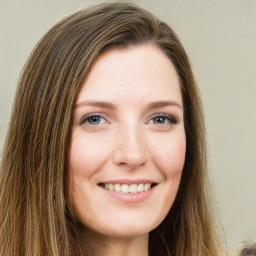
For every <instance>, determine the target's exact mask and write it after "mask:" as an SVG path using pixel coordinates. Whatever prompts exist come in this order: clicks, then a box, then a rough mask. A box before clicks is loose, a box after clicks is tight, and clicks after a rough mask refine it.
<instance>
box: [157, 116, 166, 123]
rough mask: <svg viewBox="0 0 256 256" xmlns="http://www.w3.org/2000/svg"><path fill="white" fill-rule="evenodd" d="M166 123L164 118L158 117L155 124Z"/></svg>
mask: <svg viewBox="0 0 256 256" xmlns="http://www.w3.org/2000/svg"><path fill="white" fill-rule="evenodd" d="M164 121H165V118H164V117H156V118H155V123H158V124H164Z"/></svg>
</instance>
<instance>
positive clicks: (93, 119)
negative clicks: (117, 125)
mask: <svg viewBox="0 0 256 256" xmlns="http://www.w3.org/2000/svg"><path fill="white" fill-rule="evenodd" d="M104 123H106V119H105V118H104V117H102V116H100V115H90V116H85V117H84V118H83V119H82V120H81V124H85V125H86V124H88V125H100V124H104Z"/></svg>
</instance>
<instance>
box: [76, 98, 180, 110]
mask: <svg viewBox="0 0 256 256" xmlns="http://www.w3.org/2000/svg"><path fill="white" fill-rule="evenodd" d="M81 106H94V107H102V108H107V109H111V110H116V109H117V106H116V105H114V104H113V103H110V102H107V101H93V100H86V101H82V102H80V103H78V104H76V106H75V108H78V107H81ZM167 106H176V107H178V108H180V109H183V107H182V106H181V105H180V104H179V103H177V102H176V101H172V100H159V101H154V102H150V103H149V104H148V105H147V107H146V110H150V109H155V108H162V107H167Z"/></svg>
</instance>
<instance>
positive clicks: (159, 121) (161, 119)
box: [149, 114, 177, 125]
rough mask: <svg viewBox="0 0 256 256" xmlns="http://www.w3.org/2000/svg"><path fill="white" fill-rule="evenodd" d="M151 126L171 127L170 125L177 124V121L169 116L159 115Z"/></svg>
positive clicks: (152, 121)
mask: <svg viewBox="0 0 256 256" xmlns="http://www.w3.org/2000/svg"><path fill="white" fill-rule="evenodd" d="M149 123H150V124H156V125H168V124H169V125H170V124H177V120H176V119H175V118H174V117H173V116H171V115H168V114H158V115H156V116H154V117H153V118H152V119H151V120H150V121H149Z"/></svg>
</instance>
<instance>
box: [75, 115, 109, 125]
mask: <svg viewBox="0 0 256 256" xmlns="http://www.w3.org/2000/svg"><path fill="white" fill-rule="evenodd" d="M92 116H99V117H101V118H103V119H104V120H105V121H106V123H109V121H108V120H107V117H106V115H105V114H103V113H98V112H92V113H89V114H86V115H84V116H83V117H82V118H81V120H80V122H79V123H80V125H83V124H84V123H85V122H86V121H87V119H88V118H90V117H92ZM88 125H90V124H88Z"/></svg>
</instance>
